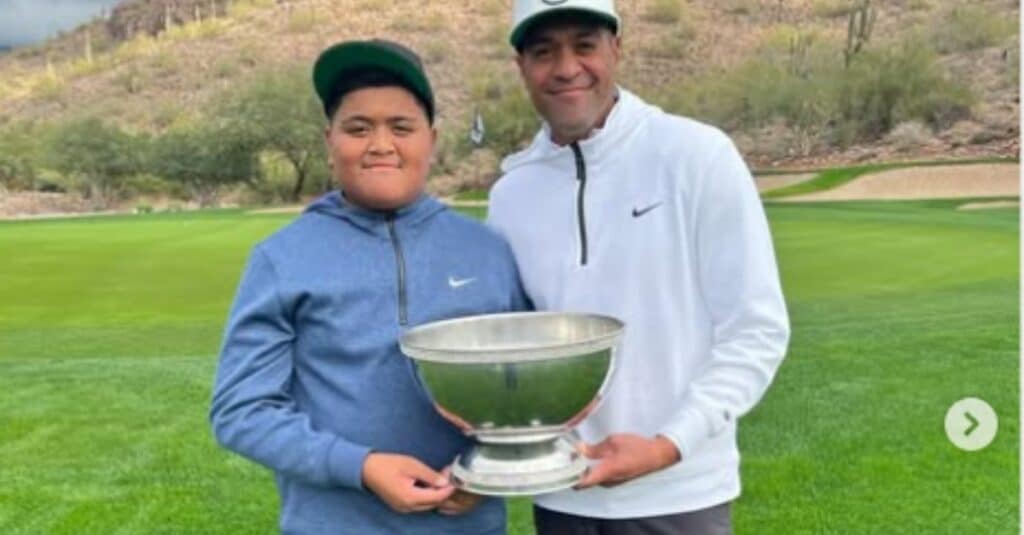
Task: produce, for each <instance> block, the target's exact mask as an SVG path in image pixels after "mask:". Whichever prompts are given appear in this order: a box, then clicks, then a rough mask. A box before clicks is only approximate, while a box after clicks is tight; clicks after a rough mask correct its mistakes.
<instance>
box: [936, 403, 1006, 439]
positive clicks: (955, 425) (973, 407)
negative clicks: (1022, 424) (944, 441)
mask: <svg viewBox="0 0 1024 535" xmlns="http://www.w3.org/2000/svg"><path fill="white" fill-rule="evenodd" d="M997 431H999V420H998V419H997V418H996V411H994V410H993V409H992V406H991V405H989V404H988V403H985V401H984V400H981V399H978V398H964V399H961V400H960V401H957V402H956V403H954V404H953V406H952V407H950V408H949V410H948V411H946V436H947V437H949V441H950V442H952V443H953V445H954V446H956V447H958V448H960V449H962V450H964V451H978V450H980V449H982V448H984V447H986V446H988V445H989V444H991V443H992V440H993V439H995V438H996V432H997Z"/></svg>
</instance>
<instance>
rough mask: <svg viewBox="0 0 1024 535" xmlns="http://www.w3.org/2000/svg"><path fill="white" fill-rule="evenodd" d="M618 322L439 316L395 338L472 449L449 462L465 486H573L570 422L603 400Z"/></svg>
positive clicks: (575, 468) (529, 315) (555, 315)
mask: <svg viewBox="0 0 1024 535" xmlns="http://www.w3.org/2000/svg"><path fill="white" fill-rule="evenodd" d="M623 329H624V325H623V323H622V322H621V321H619V320H617V319H615V318H611V317H607V316H598V315H593V314H577V313H559V312H522V313H510V314H490V315H483V316H471V317H465V318H459V319H453V320H446V321H439V322H435V323H429V324H426V325H421V326H419V327H416V328H414V329H411V330H409V331H407V332H406V333H405V334H404V335H403V336H402V337H401V339H400V340H399V345H400V346H401V349H402V352H403V353H405V354H406V355H408V356H409V357H411V358H412V359H413V360H414V361H415V362H416V364H417V366H416V368H417V370H418V373H419V377H420V379H421V380H422V382H423V384H424V386H426V388H427V390H428V391H429V392H430V395H431V396H432V398H433V400H434V403H435V404H436V405H437V406H438V408H439V409H440V410H441V411H442V414H445V416H446V417H448V419H449V420H455V421H458V422H459V424H460V425H461V426H462V427H463V430H464V431H465V432H466V433H467V434H468V435H470V436H472V437H474V438H475V439H476V445H475V446H474V447H473V448H471V449H470V450H469V451H467V452H465V453H463V454H462V455H460V456H459V457H458V458H457V459H456V460H455V463H454V464H453V465H452V478H453V480H454V482H455V484H456V485H458V486H459V487H460V488H463V489H465V490H468V491H470V492H474V493H477V494H486V495H491V496H519V495H534V494H543V493H545V492H553V491H556V490H561V489H564V488H568V487H571V486H572V485H574V484H575V483H576V482H578V481H579V479H580V477H582V475H583V473H584V472H585V471H586V468H587V465H586V461H585V460H584V459H583V458H581V456H580V455H579V453H578V452H577V451H576V447H575V443H576V441H577V440H576V439H575V437H574V433H572V426H574V425H575V424H576V423H578V422H579V421H580V420H582V419H583V418H584V417H586V415H587V414H589V413H590V412H591V411H592V410H593V409H594V408H595V407H596V406H597V402H598V401H599V400H600V399H601V395H602V393H603V391H604V388H605V386H606V385H607V384H608V380H609V378H610V377H611V374H612V370H613V369H614V366H613V363H614V353H615V347H616V345H617V343H618V341H619V339H620V338H621V336H622V332H623Z"/></svg>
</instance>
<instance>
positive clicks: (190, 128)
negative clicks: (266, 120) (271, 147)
mask: <svg viewBox="0 0 1024 535" xmlns="http://www.w3.org/2000/svg"><path fill="white" fill-rule="evenodd" d="M254 149H255V147H253V146H252V145H251V143H250V142H249V140H248V139H247V138H246V137H245V136H244V135H241V134H240V133H238V132H237V131H234V130H233V129H231V128H230V127H228V126H227V125H224V124H223V123H216V122H206V123H202V124H195V125H187V124H186V125H179V126H176V127H172V128H171V129H169V130H167V131H166V132H164V133H163V134H162V135H161V136H160V137H159V138H157V139H156V140H155V142H154V143H153V146H152V149H151V151H150V156H149V167H150V169H151V171H152V172H153V173H154V174H156V175H158V176H160V177H163V178H164V179H166V180H169V181H172V182H177V183H180V184H182V185H184V186H185V188H186V189H187V190H188V191H189V194H190V195H191V196H192V198H193V199H195V200H196V201H197V202H199V205H200V206H203V207H207V206H216V204H217V203H218V199H219V194H220V191H221V189H222V187H223V186H226V185H230V184H237V183H250V184H251V183H253V181H254V180H256V179H257V178H258V177H259V165H258V163H257V153H256V151H255V150H254Z"/></svg>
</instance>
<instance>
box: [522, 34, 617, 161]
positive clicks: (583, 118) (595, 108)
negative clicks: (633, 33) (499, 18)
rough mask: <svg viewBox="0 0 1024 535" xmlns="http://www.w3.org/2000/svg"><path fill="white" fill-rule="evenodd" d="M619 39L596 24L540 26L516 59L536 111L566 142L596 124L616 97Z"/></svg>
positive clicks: (559, 139) (557, 138)
mask: <svg viewBox="0 0 1024 535" xmlns="http://www.w3.org/2000/svg"><path fill="white" fill-rule="evenodd" d="M620 55H621V50H620V42H619V38H618V37H616V36H615V35H613V34H612V33H611V31H609V30H608V29H607V28H605V27H603V26H600V25H583V24H558V25H552V26H550V27H547V28H540V29H538V30H537V32H536V33H535V34H533V35H532V36H531V37H530V38H529V39H528V41H527V43H526V46H525V47H524V48H523V51H522V53H521V54H520V55H519V56H517V57H516V62H517V63H518V64H519V71H520V73H521V74H522V76H523V82H524V83H525V84H526V90H527V91H528V92H529V93H530V99H531V100H532V101H533V105H534V106H535V107H536V108H537V111H538V112H539V113H540V114H541V116H543V117H544V119H545V120H546V121H547V122H548V124H549V125H550V126H551V131H552V138H553V139H554V141H555V142H556V143H560V144H565V143H569V142H572V141H576V140H579V139H583V138H585V137H586V136H587V135H588V134H589V133H590V131H591V130H592V129H593V128H594V127H597V126H600V125H601V124H602V123H603V121H604V119H605V117H606V116H607V114H608V112H609V111H610V110H611V107H612V104H613V102H614V98H615V72H616V68H617V67H618V63H619V58H620Z"/></svg>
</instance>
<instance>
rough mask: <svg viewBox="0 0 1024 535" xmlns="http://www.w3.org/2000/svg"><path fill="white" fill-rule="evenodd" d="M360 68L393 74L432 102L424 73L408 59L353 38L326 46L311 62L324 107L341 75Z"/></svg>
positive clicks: (431, 94) (431, 95)
mask: <svg viewBox="0 0 1024 535" xmlns="http://www.w3.org/2000/svg"><path fill="white" fill-rule="evenodd" d="M360 69H380V70H382V71H387V72H389V73H391V74H394V75H395V76H398V77H399V78H401V79H403V80H405V81H406V82H408V83H409V85H410V86H411V87H412V88H413V89H415V90H416V91H418V92H420V94H421V95H422V96H423V97H424V98H425V99H426V100H427V102H433V101H434V94H433V92H432V91H431V89H430V82H429V81H427V78H426V75H424V74H423V71H422V70H421V69H420V68H419V67H418V66H416V64H414V63H413V62H412V61H410V60H409V59H408V58H405V57H403V56H402V55H401V54H399V53H398V52H396V51H394V50H391V49H389V48H388V47H386V46H382V45H380V44H376V43H372V42H365V41H353V42H348V43H342V44H339V45H335V46H333V47H331V48H328V49H327V50H325V51H324V52H323V53H322V54H320V57H319V58H317V60H316V63H315V64H314V65H313V87H314V88H315V89H316V94H317V95H318V96H319V97H320V101H321V102H323V104H324V106H326V105H327V101H328V99H330V98H331V96H332V95H331V93H332V92H333V91H334V88H335V86H336V85H337V84H338V81H339V80H341V77H342V76H343V75H345V74H346V73H349V72H353V71H356V70H360Z"/></svg>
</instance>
